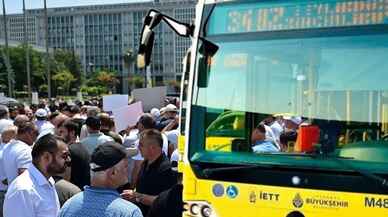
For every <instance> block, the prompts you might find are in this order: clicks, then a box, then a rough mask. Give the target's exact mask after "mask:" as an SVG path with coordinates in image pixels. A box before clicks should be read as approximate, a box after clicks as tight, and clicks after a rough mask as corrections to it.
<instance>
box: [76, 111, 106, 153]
mask: <svg viewBox="0 0 388 217" xmlns="http://www.w3.org/2000/svg"><path fill="white" fill-rule="evenodd" d="M85 124H86V126H87V128H88V133H89V135H88V136H87V137H86V138H84V139H83V140H81V143H82V144H83V145H84V146H85V147H86V148H87V149H88V152H89V154H92V153H93V151H94V149H95V148H96V147H97V146H99V145H101V144H103V143H105V142H111V141H113V139H112V137H110V136H106V135H104V134H103V133H101V132H100V128H101V120H100V118H99V117H98V116H92V117H88V118H87V119H86V121H85Z"/></svg>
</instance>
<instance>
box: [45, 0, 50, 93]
mask: <svg viewBox="0 0 388 217" xmlns="http://www.w3.org/2000/svg"><path fill="white" fill-rule="evenodd" d="M44 24H45V25H44V27H45V41H46V73H47V96H48V98H49V99H50V98H51V73H50V62H49V61H50V60H49V59H50V58H49V57H50V56H49V43H48V16H47V3H46V0H44Z"/></svg>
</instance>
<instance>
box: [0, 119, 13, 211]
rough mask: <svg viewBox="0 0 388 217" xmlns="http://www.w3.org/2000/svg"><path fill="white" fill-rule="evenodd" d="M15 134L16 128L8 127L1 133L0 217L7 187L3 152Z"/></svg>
mask: <svg viewBox="0 0 388 217" xmlns="http://www.w3.org/2000/svg"><path fill="white" fill-rule="evenodd" d="M16 132H17V128H16V127H15V126H10V127H8V128H6V129H5V130H4V131H3V132H2V133H1V139H2V142H1V144H0V217H3V202H4V196H5V193H6V192H7V187H8V186H7V178H6V175H5V172H4V167H3V165H4V163H3V150H4V148H5V147H6V146H7V145H8V142H9V141H11V139H13V138H15V136H16Z"/></svg>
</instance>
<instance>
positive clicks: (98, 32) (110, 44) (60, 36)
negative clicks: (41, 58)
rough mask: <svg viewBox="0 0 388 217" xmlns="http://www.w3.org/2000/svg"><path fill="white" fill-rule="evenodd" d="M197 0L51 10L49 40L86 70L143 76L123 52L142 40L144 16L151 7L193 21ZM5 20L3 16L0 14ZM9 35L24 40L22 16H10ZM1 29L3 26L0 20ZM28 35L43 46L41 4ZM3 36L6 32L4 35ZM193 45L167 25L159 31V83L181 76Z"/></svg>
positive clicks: (155, 65)
mask: <svg viewBox="0 0 388 217" xmlns="http://www.w3.org/2000/svg"><path fill="white" fill-rule="evenodd" d="M195 5H196V0H154V1H148V2H139V3H127V4H112V5H91V6H77V7H63V8H49V9H48V30H49V35H48V43H49V47H50V48H53V49H67V50H70V51H73V52H74V53H75V54H77V55H78V56H79V57H80V60H81V63H82V66H83V71H84V72H85V74H86V75H88V74H90V73H93V72H94V71H97V70H99V69H108V70H111V71H116V72H118V75H124V76H126V73H128V72H129V74H130V75H131V74H137V75H141V76H144V74H145V70H140V69H137V67H136V66H135V62H136V61H135V60H136V58H134V61H133V63H132V64H129V68H127V67H126V66H128V65H126V64H124V61H123V55H124V53H126V52H127V51H128V50H132V51H134V55H136V50H137V48H138V45H139V41H140V34H141V30H142V26H143V19H144V17H145V15H146V14H147V11H148V10H149V9H151V8H155V9H158V10H160V11H161V12H163V13H165V14H168V15H169V16H172V17H174V18H176V19H178V20H180V21H183V22H188V23H191V22H193V21H194V17H195ZM0 20H1V19H0ZM7 21H8V22H7V24H8V25H7V26H8V36H9V39H10V40H14V41H23V37H24V34H23V15H22V14H13V15H9V16H8V19H7ZM0 26H1V27H0V31H1V32H4V31H3V25H0ZM27 34H28V40H29V43H30V44H34V45H39V46H45V19H44V11H43V9H32V10H27ZM1 37H4V36H3V35H1ZM189 46H190V41H189V39H186V38H181V37H179V36H177V35H175V33H174V32H173V31H172V30H170V29H169V27H168V26H167V25H166V24H162V25H159V26H158V28H157V29H156V30H155V44H154V48H153V57H152V63H151V74H152V77H153V79H154V80H155V81H156V82H157V83H162V82H165V81H168V80H175V79H179V78H180V75H181V72H182V66H181V65H182V59H183V57H184V55H185V53H186V50H187V49H188V47H189Z"/></svg>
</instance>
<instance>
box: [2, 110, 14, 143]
mask: <svg viewBox="0 0 388 217" xmlns="http://www.w3.org/2000/svg"><path fill="white" fill-rule="evenodd" d="M12 125H13V121H12V120H9V110H8V107H7V106H3V105H0V134H1V133H3V131H4V130H5V129H6V128H7V127H9V126H12ZM0 139H1V137H0Z"/></svg>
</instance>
